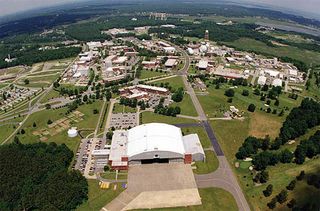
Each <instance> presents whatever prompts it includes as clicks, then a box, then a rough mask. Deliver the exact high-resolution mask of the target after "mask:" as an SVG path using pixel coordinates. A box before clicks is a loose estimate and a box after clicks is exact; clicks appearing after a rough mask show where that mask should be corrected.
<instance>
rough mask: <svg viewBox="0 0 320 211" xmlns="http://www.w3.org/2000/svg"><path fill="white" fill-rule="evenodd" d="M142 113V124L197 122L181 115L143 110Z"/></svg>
mask: <svg viewBox="0 0 320 211" xmlns="http://www.w3.org/2000/svg"><path fill="white" fill-rule="evenodd" d="M140 115H141V119H140V120H141V121H140V124H146V123H152V122H158V123H167V124H180V123H194V122H196V121H195V120H193V119H185V118H179V117H171V116H164V115H160V114H155V113H153V112H149V111H146V112H143V113H141V114H140Z"/></svg>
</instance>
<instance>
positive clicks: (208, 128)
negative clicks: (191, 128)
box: [202, 121, 224, 156]
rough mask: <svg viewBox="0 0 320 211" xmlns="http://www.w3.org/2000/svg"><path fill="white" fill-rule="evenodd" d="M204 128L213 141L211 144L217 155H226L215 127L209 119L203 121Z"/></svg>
mask: <svg viewBox="0 0 320 211" xmlns="http://www.w3.org/2000/svg"><path fill="white" fill-rule="evenodd" d="M202 124H203V127H204V129H205V130H206V132H207V134H208V136H209V139H210V141H211V144H212V146H213V149H214V151H215V152H216V154H217V156H224V153H223V151H222V149H221V147H220V145H219V142H218V140H217V138H216V136H215V135H214V132H213V129H212V127H211V125H210V123H209V122H208V121H203V122H202Z"/></svg>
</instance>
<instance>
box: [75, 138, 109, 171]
mask: <svg viewBox="0 0 320 211" xmlns="http://www.w3.org/2000/svg"><path fill="white" fill-rule="evenodd" d="M92 143H93V142H92V139H82V140H81V143H80V146H79V148H78V151H77V153H76V159H75V160H76V162H75V163H74V164H73V168H74V169H77V170H79V171H80V172H81V173H82V174H83V173H84V171H85V168H86V166H87V165H90V167H89V174H92V173H94V172H95V170H96V166H95V165H96V161H95V160H92V161H91V163H88V158H89V154H90V153H92V152H90V148H91V144H92ZM105 144H106V141H103V140H102V139H100V140H98V141H97V142H96V145H95V146H94V149H95V150H99V149H103V148H104V146H105Z"/></svg>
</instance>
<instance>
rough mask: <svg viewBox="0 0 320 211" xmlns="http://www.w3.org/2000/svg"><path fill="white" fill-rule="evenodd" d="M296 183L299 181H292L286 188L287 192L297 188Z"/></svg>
mask: <svg viewBox="0 0 320 211" xmlns="http://www.w3.org/2000/svg"><path fill="white" fill-rule="evenodd" d="M296 183H297V181H296V180H292V181H291V182H290V183H289V185H288V186H287V187H286V188H287V190H293V189H294V188H295V187H296Z"/></svg>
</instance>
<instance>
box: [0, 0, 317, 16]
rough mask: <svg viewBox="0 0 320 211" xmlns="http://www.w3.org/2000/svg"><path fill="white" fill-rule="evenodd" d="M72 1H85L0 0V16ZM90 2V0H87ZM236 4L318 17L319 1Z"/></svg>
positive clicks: (257, 0) (272, 0) (262, 0)
mask: <svg viewBox="0 0 320 211" xmlns="http://www.w3.org/2000/svg"><path fill="white" fill-rule="evenodd" d="M226 1H228V0H226ZM72 2H86V1H84V0H11V1H8V0H0V4H1V7H0V16H6V15H11V14H14V13H17V12H23V11H27V10H32V9H38V8H44V7H51V6H56V5H62V4H67V3H72ZM87 2H90V0H87ZM234 2H237V4H238V5H241V4H242V3H243V6H246V4H247V3H249V2H250V3H252V4H255V5H262V6H263V5H268V6H270V7H273V8H275V9H277V8H278V9H279V10H281V9H288V10H291V11H300V12H303V13H309V14H310V16H313V15H318V16H319V18H320V11H319V8H320V1H319V0H305V1H301V0H240V1H234Z"/></svg>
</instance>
